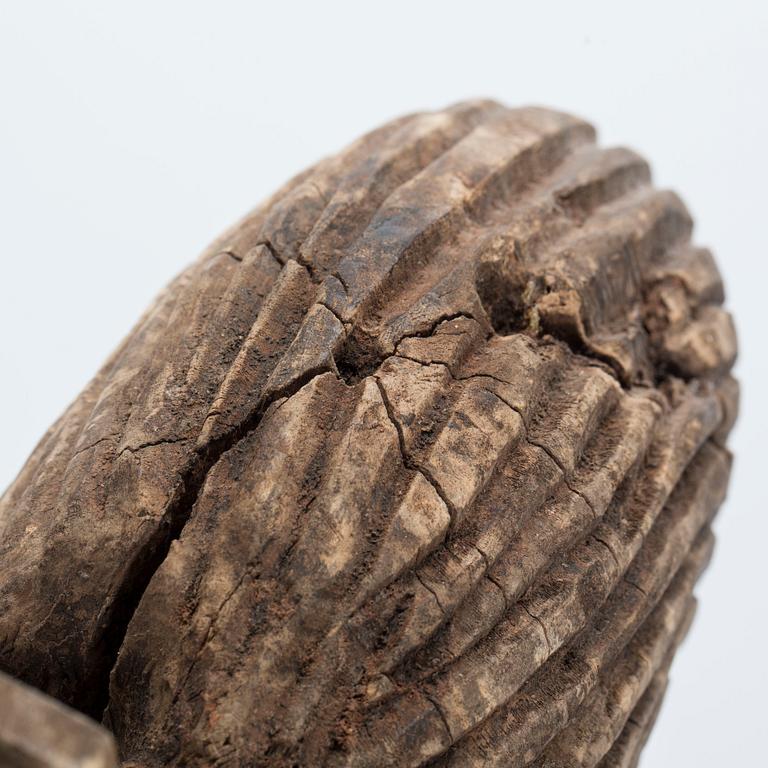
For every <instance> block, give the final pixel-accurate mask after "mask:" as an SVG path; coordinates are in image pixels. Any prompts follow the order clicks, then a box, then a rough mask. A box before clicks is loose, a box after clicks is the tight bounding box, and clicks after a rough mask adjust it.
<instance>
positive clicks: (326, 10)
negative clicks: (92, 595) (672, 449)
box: [0, 0, 768, 768]
mask: <svg viewBox="0 0 768 768" xmlns="http://www.w3.org/2000/svg"><path fill="white" fill-rule="evenodd" d="M767 8H768V4H766V3H764V2H758V0H756V1H755V2H753V3H750V2H733V1H732V2H729V3H711V2H707V1H706V0H698V1H697V2H671V1H670V0H662V2H650V1H648V0H646V1H645V2H643V3H637V2H633V3H623V2H618V1H616V0H615V1H614V2H610V3H608V2H606V3H596V2H584V1H583V0H582V1H581V2H572V1H571V2H562V3H552V2H533V1H532V0H528V2H525V3H514V2H499V3H484V2H478V1H477V0H474V1H473V2H465V3H461V4H455V5H454V4H451V3H449V2H445V1H444V2H439V3H432V2H416V1H415V0H411V2H407V3H400V2H393V1H392V0H388V2H381V3H376V4H373V3H365V2H356V3H348V4H341V3H334V2H329V0H321V1H319V2H313V3H289V2H282V3H280V2H273V3H269V4H263V5H261V4H259V3H256V2H242V3H231V2H216V3H214V2H210V3H198V2H190V1H189V0H186V1H185V2H165V3H163V2H137V1H136V0H133V2H130V3H120V4H118V3H109V2H103V1H102V2H91V3H86V2H76V1H75V0H68V2H60V1H59V0H50V2H35V1H34V0H23V1H22V0H17V1H16V2H11V1H10V0H0V243H2V253H1V255H0V413H1V414H2V415H1V416H0V419H1V420H2V421H1V423H2V428H1V430H0V432H1V433H2V439H0V487H3V488H4V487H5V486H6V485H7V484H8V483H9V482H10V481H11V480H12V478H13V476H14V475H15V473H16V472H17V471H18V470H19V468H20V467H21V465H22V463H23V462H24V460H25V458H26V457H27V455H28V454H29V452H30V451H31V449H32V447H33V445H34V443H35V442H36V440H37V439H38V438H39V437H40V436H41V435H42V433H43V432H44V430H45V429H46V428H47V427H48V425H49V424H50V423H51V422H52V421H53V420H54V418H55V417H56V416H57V415H58V414H59V413H60V412H61V411H62V410H63V408H64V407H65V405H66V404H67V403H68V402H69V401H70V400H71V399H72V398H74V397H75V395H76V394H77V393H78V392H79V390H80V389H81V388H82V387H83V385H84V384H85V383H86V381H87V380H88V379H89V377H90V376H91V375H92V374H93V373H94V372H95V371H96V369H97V367H98V366H99V364H100V363H101V361H102V360H103V359H104V358H105V357H106V355H107V354H108V353H109V352H110V350H111V349H112V348H113V347H114V346H115V345H116V343H117V342H118V341H119V340H120V339H121V337H122V336H123V335H124V334H125V333H126V332H127V331H128V330H129V328H130V327H131V325H132V324H133V322H134V320H136V319H137V318H138V316H139V313H140V312H141V310H142V309H143V308H144V306H145V305H146V304H147V303H148V302H149V301H150V300H151V299H152V297H153V296H154V295H155V294H156V293H157V291H158V290H159V289H160V287H161V286H162V285H163V284H164V283H165V282H166V281H168V280H169V279H170V278H171V277H172V276H173V275H174V274H175V273H176V272H177V271H178V270H180V269H181V268H182V267H183V266H184V265H185V264H187V263H188V262H189V261H190V260H192V258H194V257H195V256H196V255H197V253H198V252H199V251H201V250H202V248H203V247H204V246H205V245H206V244H207V242H208V241H210V240H211V239H212V238H213V237H214V236H215V235H217V234H218V233H219V231H220V230H222V229H223V228H224V227H225V226H227V225H229V224H230V223H231V222H232V221H233V220H234V219H236V218H237V217H238V216H239V215H240V214H241V213H243V212H245V211H246V210H248V209H249V208H251V207H252V206H253V205H254V204H255V203H256V202H258V201H259V200H260V199H261V198H262V197H264V196H266V195H267V194H268V193H270V192H271V191H273V190H274V189H275V188H276V187H277V186H278V185H279V184H281V183H282V182H283V181H285V180H286V179H287V178H288V177H289V176H290V175H292V174H293V173H294V172H296V171H299V170H300V169H302V168H303V167H304V166H306V165H308V164H309V163H311V162H313V161H315V160H316V159H317V158H318V157H320V156H322V155H325V154H328V153H331V152H334V151H336V150H337V149H339V148H341V147H342V146H343V145H344V144H345V143H346V142H347V141H349V140H351V139H354V138H355V137H356V136H358V135H359V134H360V133H362V132H363V131H365V130H368V129H370V128H372V127H374V126H376V125H377V124H379V123H381V122H383V121H385V120H387V119H389V118H391V117H394V116H396V115H398V114H401V113H404V112H407V111H412V110H417V109H424V108H437V107H440V106H443V105H445V104H447V103H450V102H453V101H456V100H459V99H462V98H467V97H474V96H490V97H493V98H496V99H499V100H502V101H504V102H506V103H508V104H511V105H519V104H528V103H537V104H543V105H548V106H554V107H558V108H560V109H563V110H566V111H571V112H574V113H576V114H580V115H583V116H585V117H587V118H588V119H590V120H591V121H593V122H594V123H595V124H596V125H597V126H598V128H599V130H600V136H601V140H602V142H603V143H605V144H625V145H629V146H632V147H634V148H635V149H637V150H639V151H640V152H641V153H642V154H644V155H645V156H646V157H647V158H649V159H650V160H651V162H652V164H653V168H654V171H655V180H656V183H657V184H658V185H660V186H664V187H667V186H670V187H673V188H675V189H676V190H678V191H679V192H680V193H681V194H682V196H683V197H684V199H685V200H686V201H687V203H688V205H689V207H690V209H691V211H692V213H693V214H694V216H695V218H696V220H697V229H696V239H697V241H698V242H700V243H702V244H706V245H709V246H711V247H712V248H713V249H714V250H715V252H716V254H717V256H718V258H719V263H720V266H721V269H722V271H723V274H724V277H725V279H726V284H727V288H728V301H729V305H730V307H731V308H732V310H733V311H734V313H735V315H736V319H737V324H738V329H739V333H740V341H741V358H740V362H739V365H738V375H739V377H740V379H741V382H742V385H743V401H742V417H741V421H740V424H739V426H738V428H737V430H736V432H735V434H734V435H733V440H732V447H733V450H734V453H735V455H736V463H735V470H734V476H733V479H732V485H731V491H730V497H729V499H728V502H727V503H726V505H725V507H724V508H723V509H722V512H721V515H720V518H719V521H718V523H717V533H718V541H719V543H718V547H717V550H716V556H715V560H714V563H713V565H712V566H711V568H710V570H709V571H708V573H707V575H706V576H705V577H704V579H703V581H702V582H701V584H700V586H699V589H698V593H699V596H700V597H701V606H700V611H699V615H698V618H697V620H696V623H695V625H694V628H693V631H692V633H691V635H690V636H689V639H688V641H687V642H686V644H685V646H684V648H683V650H682V652H681V654H680V655H679V657H678V658H677V660H676V662H675V665H674V667H673V673H672V675H673V682H672V686H671V690H670V692H669V694H668V697H667V700H666V703H665V705H664V709H663V710H662V715H661V718H660V722H659V724H658V726H657V728H656V730H655V732H654V735H653V736H652V738H651V741H650V744H649V746H648V748H647V750H646V753H645V757H644V761H643V766H645V767H646V768H649V767H653V766H661V767H666V766H670V767H672V766H697V767H698V768H701V767H703V766H722V765H733V764H738V765H740V766H747V767H750V766H761V765H765V764H766V760H767V758H766V756H765V741H764V734H765V728H766V714H768V713H766V704H765V691H766V689H767V688H768V676H767V675H766V664H765V663H764V654H765V648H766V645H768V639H767V638H766V631H767V630H768V624H767V623H766V617H765V613H764V612H765V610H766V595H765V587H766V576H765V574H766V572H768V571H767V568H768V563H767V562H766V561H767V560H768V549H766V546H767V545H768V522H767V520H768V504H766V488H768V476H767V473H766V471H765V469H764V467H763V464H762V462H763V456H764V453H765V448H764V446H763V444H759V443H758V441H759V440H765V439H768V419H766V405H765V404H766V402H768V398H766V392H767V391H768V377H766V351H767V350H766V345H765V341H764V333H765V325H766V324H765V321H764V317H765V315H764V314H762V313H764V312H766V310H768V296H767V295H766V281H768V271H767V269H766V247H765V246H766V226H767V225H766V219H768V206H767V205H766V203H767V202H768V200H767V199H766V197H767V195H766V188H767V186H768V162H767V152H766V142H767V141H768V111H767V108H766V94H767V93H768V84H767V83H766V80H767V79H768V54H767V53H766V50H767V48H766V46H767V45H768V43H767V42H766V41H768V11H767V10H766V9H767ZM761 391H762V392H763V395H762V396H761V395H760V392H761Z"/></svg>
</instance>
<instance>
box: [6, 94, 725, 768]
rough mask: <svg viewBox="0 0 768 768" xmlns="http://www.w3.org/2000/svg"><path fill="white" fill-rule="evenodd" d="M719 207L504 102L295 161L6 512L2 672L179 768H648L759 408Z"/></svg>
mask: <svg viewBox="0 0 768 768" xmlns="http://www.w3.org/2000/svg"><path fill="white" fill-rule="evenodd" d="M691 226H692V225H691V220H690V218H689V216H688V214H687V212H686V210H685V208H684V206H683V204H682V203H681V202H680V200H679V199H678V198H677V197H676V196H675V195H674V194H672V193H670V192H660V191H658V190H655V189H654V188H653V187H652V186H651V185H650V182H649V171H648V167H647V165H646V164H645V162H644V161H643V160H642V159H640V158H639V157H637V155H635V154H633V153H632V152H630V151H628V150H624V149H608V150H602V149H598V148H597V147H596V146H595V144H594V132H593V129H592V128H591V127H590V126H589V125H588V124H586V123H584V122H582V121H580V120H578V119H575V118H572V117H569V116H567V115H562V114H558V113H555V112H551V111H547V110H542V109H506V108H504V107H501V106H499V105H498V104H494V103H490V102H476V103H466V104H460V105H457V106H455V107H452V108H450V109H448V110H446V111H443V112H437V113H431V114H418V115H414V116H410V117H406V118H402V119H399V120H396V121H394V122H392V123H390V124H388V125H386V126H384V127H383V128H380V129H379V130H377V131H375V132H373V133H371V134H369V135H367V136H365V137H364V138H362V139H361V140H360V141H358V142H357V143H355V144H354V145H352V146H351V147H350V148H349V149H347V150H345V151H344V152H342V153H341V154H339V155H338V156H336V157H333V158H331V159H328V160H325V161H323V162H321V163H319V164H318V165H317V166H315V167H314V168H312V169H310V170H309V171H307V172H305V173H303V174H302V175H300V176H299V177H297V178H295V179H293V180H292V181H291V182H289V183H288V184H287V185H286V186H285V187H284V188H283V189H282V190H280V191H279V192H278V193H277V194H276V195H275V196H274V197H273V198H272V199H271V200H269V201H268V202H267V203H266V204H264V205H263V206H262V207H260V208H259V209H258V210H257V211H255V212H254V213H253V214H251V215H249V216H248V217H246V218H245V219H244V220H243V221H242V222H241V223H240V224H238V225H237V226H236V227H234V228H233V229H232V230H231V231H229V232H228V233H227V234H225V235H224V236H223V237H222V238H220V239H219V240H218V241H217V242H216V243H215V244H214V245H213V246H212V247H211V248H210V249H209V250H208V251H207V252H206V253H205V254H204V255H203V256H202V257H201V258H200V259H199V260H198V261H197V262H196V263H195V264H194V265H193V266H192V267H190V268H189V269H188V270H187V271H186V272H184V273H183V274H182V275H181V276H180V277H179V278H178V279H177V280H176V281H175V282H174V283H173V284H172V285H171V286H170V287H169V288H168V289H167V290H166V291H165V293H164V294H162V295H161V296H160V298H159V299H158V301H157V302H156V304H155V305H154V306H153V307H152V308H151V309H150V311H149V312H148V313H147V315H146V316H145V317H144V318H143V319H142V320H141V321H140V323H139V324H138V326H137V327H136V329H135V330H134V331H133V332H132V333H131V335H130V336H129V337H128V339H127V340H126V341H125V342H124V343H123V345H122V346H121V347H120V348H119V350H118V351H117V352H116V353H115V355H114V356H113V358H112V359H111V360H110V361H109V362H108V364H107V365H106V366H105V367H104V368H103V370H102V371H101V372H100V373H99V374H98V375H97V376H96V378H95V379H94V381H93V382H92V383H91V384H90V385H89V386H88V387H87V389H86V390H85V391H84V392H83V394H82V395H81V396H80V398H79V399H78V400H77V401H76V402H75V403H74V404H73V405H72V406H71V408H70V409H69V410H68V411H67V412H66V414H65V415H64V416H63V417H62V418H61V419H60V420H59V422H57V423H56V424H55V425H54V426H53V427H52V428H51V430H50V431H49V433H48V434H47V435H46V436H45V438H44V439H43V441H42V442H41V443H40V445H39V447H38V448H37V449H36V451H35V452H34V454H33V455H32V457H31V458H30V459H29V462H28V463H27V465H26V467H25V468H24V470H23V471H22V473H21V475H20V476H19V478H18V479H17V480H16V482H15V483H14V484H13V485H12V486H11V488H10V489H9V490H8V491H7V493H6V494H5V496H4V497H3V499H2V502H1V506H0V526H1V535H2V536H1V540H2V544H1V545H0V546H1V547H2V549H0V573H2V577H1V578H0V660H1V663H2V667H3V668H4V669H6V670H8V671H10V672H11V673H12V674H14V675H16V676H18V677H21V678H22V679H24V680H27V681H29V682H31V683H32V684H34V685H36V686H38V687H40V688H42V689H44V690H46V691H48V692H50V693H51V694H53V695H55V696H57V697H59V698H61V699H63V700H64V701H66V702H69V703H71V704H73V705H75V706H77V707H79V708H81V709H82V710H84V711H85V712H88V713H90V714H91V715H93V716H95V717H101V714H102V711H105V715H104V718H105V723H106V724H107V725H108V726H109V727H110V728H111V729H113V730H114V732H115V734H116V737H117V740H118V743H119V746H120V750H121V756H122V758H123V759H124V760H125V761H127V762H128V763H129V764H130V765H136V766H146V767H147V768H155V767H156V766H211V765H215V766H256V765H258V766H294V765H300V766H323V765H325V766H330V767H332V768H341V767H342V766H346V767H348V768H353V767H354V766H385V765H387V766H420V765H427V764H429V765H430V766H451V767H452V768H453V767H457V766H496V765H498V766H524V765H530V766H539V767H543V766H547V767H551V766H574V765H578V766H597V765H599V766H602V767H603V768H606V767H607V766H619V765H621V766H624V765H632V764H633V761H634V760H635V759H636V756H637V754H638V753H639V749H640V748H641V746H642V742H643V740H644V737H645V735H646V734H647V731H648V729H649V728H650V725H651V723H652V720H653V715H654V712H655V710H656V709H657V707H658V703H659V701H660V697H661V692H662V690H663V687H664V681H665V680H666V669H667V666H668V664H669V662H670V659H671V656H672V653H673V651H674V647H675V645H676V643H677V642H678V641H679V639H680V637H681V636H682V634H683V632H684V630H685V628H686V626H687V624H688V622H689V621H690V616H691V611H692V597H691V591H692V589H693V586H694V583H695V581H696V578H697V576H698V574H699V572H700V571H701V569H702V568H703V567H704V565H705V564H706V562H707V559H708V557H709V554H710V550H711V544H712V539H711V533H710V529H709V524H710V521H711V519H712V517H713V515H714V514H715V512H716V510H717V508H718V506H719V504H720V503H721V501H722V499H723V496H724V494H725V489H726V484H727V478H728V471H729V464H730V460H729V454H728V452H727V450H725V449H724V447H723V444H724V440H725V437H726V435H727V433H728V430H729V428H730V426H731V424H732V423H733V419H734V417H735V413H736V408H737V385H736V384H735V382H734V380H733V379H732V378H731V377H730V375H729V369H730V368H731V365H732V363H733V361H734V357H735V351H736V350H735V339H734V331H733V327H732V324H731V321H730V318H729V315H728V314H727V313H726V312H725V311H724V310H723V309H722V307H721V303H722V301H723V289H722V285H721V281H720V278H719V276H718V273H717V269H716V268H715V266H714V262H713V260H712V257H711V255H710V254H709V253H708V252H707V251H705V250H702V249H699V248H695V247H694V246H692V245H691V244H690V242H689V238H690V234H691Z"/></svg>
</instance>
